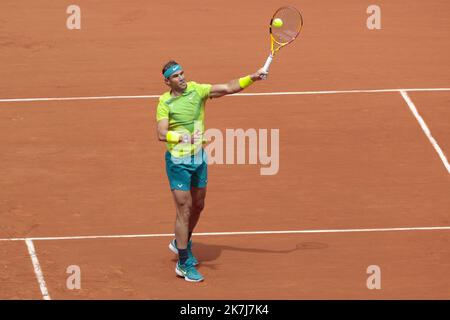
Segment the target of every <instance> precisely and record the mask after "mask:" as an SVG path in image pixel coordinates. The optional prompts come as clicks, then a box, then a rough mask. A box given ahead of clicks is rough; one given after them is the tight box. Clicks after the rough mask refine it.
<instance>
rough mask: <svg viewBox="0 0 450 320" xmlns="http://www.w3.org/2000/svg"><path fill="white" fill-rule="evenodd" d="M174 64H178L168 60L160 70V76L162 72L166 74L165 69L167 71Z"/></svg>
mask: <svg viewBox="0 0 450 320" xmlns="http://www.w3.org/2000/svg"><path fill="white" fill-rule="evenodd" d="M176 64H178V62H176V61H175V60H170V61H169V62H167V63H166V64H165V65H164V67H163V69H162V74H163V75H164V72H166V70H167V69H169V68H170V67H172V66H174V65H176Z"/></svg>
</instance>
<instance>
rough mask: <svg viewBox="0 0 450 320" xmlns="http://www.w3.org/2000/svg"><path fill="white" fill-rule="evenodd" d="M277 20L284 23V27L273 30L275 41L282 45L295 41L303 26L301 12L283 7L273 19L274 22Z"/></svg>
mask: <svg viewBox="0 0 450 320" xmlns="http://www.w3.org/2000/svg"><path fill="white" fill-rule="evenodd" d="M277 18H278V19H281V20H282V21H283V25H282V26H281V27H278V28H277V27H272V28H271V32H272V36H273V40H275V42H278V43H279V44H280V45H283V44H286V43H289V42H291V41H293V40H294V39H295V38H296V37H297V36H298V34H299V33H300V30H301V28H302V25H303V19H302V16H301V14H300V12H298V11H297V9H295V8H293V7H283V8H280V9H279V10H278V11H277V12H276V13H275V15H274V16H273V18H272V19H273V20H274V19H277ZM273 20H272V21H273ZM276 45H277V44H274V46H276Z"/></svg>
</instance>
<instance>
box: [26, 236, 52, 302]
mask: <svg viewBox="0 0 450 320" xmlns="http://www.w3.org/2000/svg"><path fill="white" fill-rule="evenodd" d="M25 243H26V244H27V248H28V253H29V254H30V257H31V262H32V263H33V268H34V273H35V275H36V279H37V281H38V283H39V288H40V289H41V293H42V297H43V298H44V300H51V298H50V295H49V294H48V289H47V285H46V284H45V280H44V274H43V273H42V270H41V265H40V264H39V260H38V257H37V254H36V250H35V248H34V244H33V240H31V239H25Z"/></svg>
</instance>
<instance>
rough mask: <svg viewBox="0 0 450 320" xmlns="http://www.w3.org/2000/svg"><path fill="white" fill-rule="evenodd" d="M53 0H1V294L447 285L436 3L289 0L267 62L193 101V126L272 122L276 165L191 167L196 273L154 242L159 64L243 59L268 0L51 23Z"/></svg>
mask: <svg viewBox="0 0 450 320" xmlns="http://www.w3.org/2000/svg"><path fill="white" fill-rule="evenodd" d="M70 4H72V3H70V2H67V1H58V3H55V2H54V1H50V0H43V1H39V3H36V2H31V1H13V0H3V1H2V4H1V10H0V44H1V47H2V50H1V51H0V61H1V64H0V71H1V74H2V77H1V79H0V146H1V150H2V152H1V153H0V167H1V179H0V190H1V192H0V238H1V239H0V268H1V270H0V284H1V285H0V298H1V299H187V298H189V299H449V298H450V290H449V288H450V277H448V270H449V269H450V249H449V248H450V166H449V165H448V156H449V155H450V73H449V70H450V55H449V51H450V43H449V39H450V19H449V18H448V14H449V12H450V3H449V2H448V1H443V0H435V1H418V0H414V1H406V0H405V1H400V0H399V1H376V3H374V4H377V5H379V6H380V8H381V14H382V15H381V22H382V28H381V29H380V30H369V29H368V28H367V27H366V20H367V18H368V16H369V15H368V13H367V12H366V10H367V7H368V6H369V5H370V4H372V3H371V2H367V1H361V0H348V1H345V2H343V1H339V3H338V2H337V1H331V0H327V1H313V0H305V1H297V0H294V1H291V2H290V3H289V4H290V5H293V6H295V7H297V8H299V9H300V10H301V12H302V14H303V16H304V20H305V26H304V28H303V31H302V34H301V35H300V37H299V39H298V40H296V41H295V42H294V43H293V44H292V45H291V46H289V47H287V48H286V49H283V50H281V52H280V53H279V55H278V56H277V57H276V58H275V60H274V62H273V64H272V66H271V70H270V75H269V78H268V79H267V80H266V81H262V82H258V83H257V84H255V85H253V86H252V87H250V88H249V89H247V90H246V91H245V92H244V93H245V94H242V95H235V96H230V97H224V98H221V99H218V100H212V101H209V102H208V103H207V107H206V109H207V111H206V125H207V127H208V128H217V129H220V130H221V131H225V129H227V128H235V129H237V128H243V129H248V128H261V129H262V128H265V129H270V128H276V129H279V132H280V169H279V172H278V174H276V175H272V176H261V175H260V172H259V170H260V166H259V165H211V166H210V167H209V187H208V196H207V200H206V208H205V211H204V212H203V213H202V215H203V216H202V218H201V220H200V223H199V226H198V228H197V229H196V233H197V235H194V252H195V253H196V255H197V257H198V258H199V260H201V261H202V264H201V265H200V267H199V271H200V272H201V273H202V274H203V275H204V276H205V278H206V280H205V281H204V282H203V283H200V284H192V283H188V282H186V281H183V280H182V279H179V278H177V277H176V276H175V272H174V265H175V257H174V255H173V254H171V253H170V252H169V250H168V248H167V245H168V243H169V241H170V240H171V239H172V233H173V223H174V218H175V208H174V204H173V201H172V197H171V194H170V191H169V188H168V182H167V178H166V174H165V169H164V150H165V149H164V144H162V143H160V142H158V141H157V139H156V135H155V109H156V105H157V96H158V95H160V94H161V93H162V92H164V91H165V90H166V87H165V86H164V84H163V81H162V78H161V74H160V73H161V68H162V65H163V64H164V63H165V62H166V61H167V60H169V59H172V58H174V59H176V60H177V61H179V62H180V63H181V64H182V65H183V67H184V69H185V72H186V75H187V77H188V78H189V79H192V80H195V81H197V82H200V83H223V82H227V81H229V80H231V79H235V78H238V77H240V76H244V75H246V74H248V73H251V72H254V71H255V70H256V69H258V68H259V67H261V66H262V64H263V63H264V61H265V59H266V57H267V54H268V50H269V37H268V32H267V29H268V28H267V24H268V19H269V18H270V16H271V15H272V13H273V12H274V11H275V10H276V9H277V8H278V7H280V6H282V5H285V4H286V3H284V2H278V1H273V0H270V1H264V5H262V4H261V1H256V0H250V1H235V0H233V1H227V2H210V1H206V0H200V1H194V2H192V1H189V2H179V1H174V0H168V1H151V2H149V1H144V0H132V1H127V4H126V5H124V2H123V1H118V0H109V1H101V2H100V1H88V0H80V1H77V2H76V4H77V5H78V6H79V7H80V8H81V29H80V30H68V29H67V28H66V19H67V17H68V16H69V15H68V14H67V13H66V9H67V7H68V6H69V5H70ZM174 8H176V10H174ZM167 12H170V19H168V18H167ZM290 137H295V138H294V139H293V138H290ZM71 265H77V266H79V267H80V269H81V289H79V290H77V289H75V290H69V289H68V288H67V286H66V281H67V278H68V277H69V274H68V273H66V270H67V267H69V266H71ZM372 265H376V266H379V267H380V270H381V289H379V290H377V289H374V290H369V289H368V288H367V285H366V282H367V279H368V277H369V276H370V274H368V273H367V268H368V267H369V266H372Z"/></svg>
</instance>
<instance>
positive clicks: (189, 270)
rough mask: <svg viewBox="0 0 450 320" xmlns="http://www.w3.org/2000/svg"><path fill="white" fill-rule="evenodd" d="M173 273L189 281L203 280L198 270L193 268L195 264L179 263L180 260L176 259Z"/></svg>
mask: <svg viewBox="0 0 450 320" xmlns="http://www.w3.org/2000/svg"><path fill="white" fill-rule="evenodd" d="M175 273H176V274H177V275H178V276H179V277H182V278H184V280H186V281H189V282H200V281H203V280H204V278H203V276H202V275H201V274H200V272H198V271H197V269H195V266H193V265H192V264H189V263H185V264H181V263H180V261H178V262H177V266H176V267H175Z"/></svg>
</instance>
